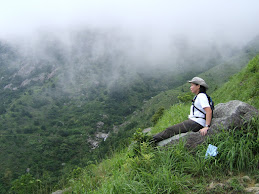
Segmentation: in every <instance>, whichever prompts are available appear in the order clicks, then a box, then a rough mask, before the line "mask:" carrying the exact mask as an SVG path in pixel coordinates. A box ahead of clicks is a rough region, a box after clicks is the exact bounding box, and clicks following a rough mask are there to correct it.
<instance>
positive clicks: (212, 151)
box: [205, 144, 218, 159]
mask: <svg viewBox="0 0 259 194" xmlns="http://www.w3.org/2000/svg"><path fill="white" fill-rule="evenodd" d="M217 149H218V148H217V147H216V146H214V145H211V144H209V146H208V149H207V151H206V154H205V159H206V158H208V156H216V155H217V154H218V151H217Z"/></svg>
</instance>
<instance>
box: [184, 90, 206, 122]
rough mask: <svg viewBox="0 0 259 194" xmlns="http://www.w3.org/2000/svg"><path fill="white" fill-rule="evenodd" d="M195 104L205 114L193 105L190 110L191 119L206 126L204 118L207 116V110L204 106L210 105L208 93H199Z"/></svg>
mask: <svg viewBox="0 0 259 194" xmlns="http://www.w3.org/2000/svg"><path fill="white" fill-rule="evenodd" d="M194 105H195V106H196V107H197V108H198V109H200V110H201V111H202V112H203V113H204V114H203V113H201V112H200V111H199V110H197V108H194V109H193V105H192V106H191V110H190V115H189V119H191V120H193V121H195V122H196V123H199V124H200V125H202V126H205V124H206V120H205V119H203V118H205V114H206V112H205V110H204V108H206V107H210V105H209V101H208V98H207V96H206V94H204V93H199V94H198V95H197V98H196V99H195V102H194ZM193 110H194V112H193ZM197 117H201V118H197Z"/></svg>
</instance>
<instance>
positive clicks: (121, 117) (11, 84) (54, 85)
mask: <svg viewBox="0 0 259 194" xmlns="http://www.w3.org/2000/svg"><path fill="white" fill-rule="evenodd" d="M102 36H104V35H103V34H98V35H94V33H90V32H86V33H85V34H81V35H80V36H76V39H77V40H76V41H75V42H74V44H75V45H76V47H75V48H73V49H75V50H73V53H66V51H65V50H64V49H62V48H63V46H64V45H62V44H61V43H59V42H56V43H55V44H54V45H53V42H52V43H50V44H47V45H48V47H46V48H45V47H44V46H42V48H41V49H42V50H45V53H44V55H43V56H49V58H50V59H45V58H39V59H37V60H33V58H30V56H23V55H21V54H20V53H19V52H18V51H17V50H15V49H13V48H12V47H10V46H8V45H5V44H3V43H1V44H0V52H1V53H0V59H1V60H0V86H1V88H4V89H3V90H2V91H1V93H0V100H1V102H2V103H1V105H0V148H1V155H0V161H1V162H0V192H1V193H8V191H10V192H11V191H12V192H16V193H26V192H36V191H37V192H39V193H40V192H41V193H49V192H50V191H53V190H55V189H59V188H61V187H63V188H64V187H68V186H69V185H68V182H70V183H71V186H72V187H73V189H74V190H75V191H76V192H78V193H81V192H85V191H89V192H90V191H91V192H95V191H96V192H97V193H98V192H106V191H114V192H115V193H116V192H121V191H123V192H124V191H125V192H132V193H134V192H135V191H138V193H139V192H140V193H141V192H143V193H144V192H160V191H164V192H167V189H168V192H169V193H170V192H183V191H184V189H187V190H188V189H189V190H195V189H194V188H191V187H192V186H191V185H192V184H194V183H196V182H197V180H196V179H193V177H192V176H190V174H188V171H185V170H184V169H182V166H178V167H170V166H167V165H170V164H171V165H175V164H173V163H172V161H170V160H171V159H172V158H173V157H174V155H172V154H170V153H169V152H167V150H153V148H151V147H150V146H149V145H148V143H147V142H145V141H146V139H148V138H147V137H146V136H144V135H143V134H141V133H140V132H139V133H137V135H136V136H133V134H134V133H135V132H136V128H141V129H143V128H144V127H150V126H152V124H154V125H155V126H154V127H153V129H152V132H153V133H155V132H158V131H161V130H162V129H164V128H165V127H167V126H169V125H172V124H174V123H178V122H180V121H182V120H183V119H185V118H186V115H187V114H188V112H189V103H188V105H187V104H185V103H186V102H188V100H189V99H190V98H191V95H190V93H189V92H188V91H189V85H187V84H184V83H185V82H186V80H188V79H191V78H192V77H193V76H196V75H197V74H198V73H200V72H204V71H205V70H207V69H208V68H211V67H212V68H211V69H210V70H208V71H206V72H205V73H202V74H201V77H204V78H205V79H206V78H208V79H206V80H208V82H209V85H210V86H211V88H210V91H211V93H212V92H213V91H217V88H220V86H222V85H223V84H224V82H226V81H227V80H228V79H229V77H230V76H231V75H233V74H234V73H236V72H238V71H239V70H240V69H241V68H242V67H244V65H245V64H246V63H247V61H248V60H249V59H251V58H252V57H253V56H254V55H255V54H256V53H258V50H257V48H258V45H259V44H252V45H251V46H250V47H247V48H245V50H242V51H241V52H240V53H238V55H235V56H234V57H233V58H231V59H230V60H228V61H227V62H224V63H221V62H222V59H221V58H220V57H219V59H218V60H216V58H215V59H213V63H212V64H208V63H207V62H206V61H203V62H202V64H200V65H199V67H200V69H199V68H197V69H195V68H190V69H189V71H188V72H182V71H175V72H173V71H172V70H170V69H166V70H163V69H156V68H150V69H149V70H145V71H142V72H141V71H140V72H141V73H136V74H133V73H132V72H130V71H128V70H129V69H128V66H127V65H123V64H124V60H125V58H124V53H120V52H119V50H116V49H115V50H109V48H106V49H104V50H107V53H104V55H102V56H100V57H97V58H93V56H92V54H91V53H92V52H93V50H92V47H94V42H95V40H96V39H98V38H100V37H102ZM86 37H90V38H92V40H91V41H92V43H93V44H91V41H89V39H88V38H86ZM106 43H107V42H106ZM253 43H254V42H253ZM51 45H52V46H51ZM105 45H110V44H105ZM78 50H79V51H80V50H81V51H83V53H81V52H78ZM214 54H215V56H218V54H217V53H214ZM71 55H73V57H71V58H69V56H71ZM119 56H120V57H119ZM117 57H118V58H117ZM112 58H116V59H117V60H118V61H119V62H121V64H119V65H118V63H119V62H116V63H114V61H112V60H111V59H112ZM190 59H191V56H190ZM85 61H87V63H86V62H85ZM89 61H90V62H89ZM190 61H191V60H189V62H190ZM254 61H256V60H254ZM88 62H89V63H88ZM196 62H197V63H198V62H199V60H197V61H196ZM219 63H221V64H219ZM251 63H256V64H258V62H251ZM35 64H36V65H35ZM71 64H73V67H75V68H74V69H73V68H71ZM191 64H192V66H193V67H195V66H196V65H197V64H196V63H195V62H191ZM217 64H219V65H217ZM182 65H183V67H186V66H187V65H188V66H189V64H182ZM216 65H217V66H216ZM250 66H251V67H249V68H248V69H249V70H245V71H247V73H246V74H244V77H247V78H248V77H249V79H244V78H242V79H243V81H242V83H244V84H246V83H247V82H248V81H249V82H250V81H251V83H250V84H252V85H253V84H255V83H257V82H256V77H254V76H257V77H258V69H256V68H257V67H256V65H254V66H253V65H250ZM26 68H27V69H26ZM24 69H26V70H27V71H24V72H23V73H21V71H22V70H24ZM112 69H116V71H115V72H113V71H112ZM71 71H72V72H73V73H71ZM28 72H29V73H28ZM129 72H130V73H129ZM24 74H26V75H24ZM73 75H77V77H76V78H74V77H73ZM115 75H116V76H118V77H116V76H115ZM114 76H115V77H116V79H114ZM219 76H220V77H221V78H222V79H218V77H219ZM250 77H252V78H251V79H250ZM235 79H236V80H237V81H238V80H239V79H241V78H240V77H237V78H235V77H233V78H231V81H232V82H231V83H230V85H231V84H233V81H234V80H235ZM257 81H258V79H257ZM111 83H112V84H111ZM235 84H236V83H235ZM253 86H254V85H253ZM224 87H226V86H224ZM248 88H249V98H247V96H243V98H242V100H243V101H248V102H249V103H250V104H252V105H256V107H257V108H258V90H256V89H252V88H251V87H244V88H243V89H242V91H240V92H241V93H242V94H243V93H245V91H246V90H247V89H248ZM232 90H233V89H232V88H230V89H228V87H227V88H225V91H228V92H227V93H228V94H226V96H225V100H226V101H227V100H228V99H239V97H241V96H240V95H239V96H236V95H235V96H231V95H234V94H233V93H232ZM250 90H251V91H250ZM218 91H219V90H218ZM227 96H228V97H227ZM212 97H213V100H214V99H216V102H221V101H223V99H224V96H222V95H219V93H218V94H217V93H216V92H215V94H214V93H213V94H212ZM221 99H222V100H221ZM247 99H249V100H247ZM179 101H181V102H182V103H181V104H177V103H178V102H179ZM171 106H172V108H170V107H171ZM161 107H164V108H165V109H164V110H163V111H162V109H161V110H160V111H159V108H161ZM155 113H157V115H155ZM162 115H163V116H162ZM172 115H173V116H172ZM152 117H153V118H154V120H153V123H152ZM100 122H101V123H103V125H98V123H100ZM97 132H104V133H109V138H107V140H106V141H100V140H99V141H100V142H99V145H98V146H99V147H98V149H91V143H90V141H88V140H94V138H95V137H96V133H97ZM138 135H140V136H138ZM142 135H143V136H142ZM132 137H135V141H136V142H138V143H137V144H134V145H133V148H132V147H130V148H129V149H130V150H128V146H129V144H131V143H132ZM245 143H246V142H244V144H245ZM131 148H132V149H131ZM248 148H249V149H250V147H248ZM169 149H171V148H169ZM174 149H175V150H177V149H178V152H177V153H175V152H174V151H173V148H172V150H169V151H170V152H172V153H174V154H176V155H177V154H179V157H180V158H177V157H176V158H175V159H173V161H174V160H176V161H179V162H180V163H183V164H184V161H185V159H186V160H188V162H187V163H191V160H197V161H199V162H201V161H203V160H202V159H197V158H195V157H196V156H193V155H192V154H191V153H189V152H188V151H187V150H185V149H184V142H182V143H181V144H179V148H174ZM204 149H205V148H203V149H202V150H203V151H202V150H201V151H200V152H204ZM114 152H115V153H114ZM181 152H182V154H183V155H182V156H180V155H181V154H180V153H181ZM137 153H138V154H137ZM163 155H167V156H168V158H163ZM111 156H113V157H112V158H111V159H107V160H103V159H104V158H105V157H111ZM249 157H250V156H249ZM102 160H103V162H101V163H100V164H98V163H99V162H100V161H102ZM235 160H236V159H235V158H233V161H235ZM237 160H238V161H239V160H240V159H237ZM245 160H247V159H245ZM160 162H162V164H164V165H162V166H161V167H160V166H158V165H160V164H159V163H160ZM199 162H197V164H195V165H198V163H199ZM201 163H202V162H201ZM154 164H156V165H154ZM178 165H180V164H178ZM85 166H86V169H83V167H85ZM200 166H202V165H201V164H200ZM202 167H204V168H205V167H206V168H207V166H202ZM235 168H236V166H235V162H233V169H234V170H235ZM116 169H118V171H117V170H116ZM120 170H121V172H123V173H121V172H120ZM124 172H125V174H124ZM153 172H154V173H157V174H158V175H157V176H155V175H154V174H153ZM170 172H173V173H172V174H171V173H170ZM204 172H207V171H199V170H197V172H196V174H197V176H200V174H203V173H204ZM150 173H151V174H150ZM159 173H162V175H163V174H164V175H165V177H164V176H161V174H160V175H159ZM194 174H195V173H194ZM135 175H136V176H135ZM113 176H114V177H113ZM152 176H155V179H154V180H153V181H152V180H151V177H152ZM129 177H130V178H129ZM111 180H114V182H111ZM172 180H173V181H172ZM127 181H128V182H127ZM182 181H183V182H182ZM204 181H205V179H202V182H204ZM104 183H105V184H104ZM106 183H107V184H106ZM164 183H165V184H164ZM199 184H201V183H199ZM199 184H198V185H197V184H196V186H195V187H197V188H196V190H197V191H199V190H203V189H204V187H202V186H201V185H199ZM82 185H83V186H82ZM169 187H170V188H171V190H170V189H169ZM190 188H191V189H190ZM10 189H12V190H10Z"/></svg>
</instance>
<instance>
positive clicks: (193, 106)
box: [192, 95, 206, 120]
mask: <svg viewBox="0 0 259 194" xmlns="http://www.w3.org/2000/svg"><path fill="white" fill-rule="evenodd" d="M196 98H197V95H196V96H195V97H194V98H193V100H192V114H193V115H194V108H196V109H197V110H198V111H200V112H201V113H202V114H204V115H205V117H196V116H195V117H196V118H202V119H205V120H206V113H204V112H203V111H202V110H200V109H199V108H197V107H196V106H195V105H194V102H195V100H196Z"/></svg>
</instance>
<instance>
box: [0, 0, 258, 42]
mask: <svg viewBox="0 0 259 194" xmlns="http://www.w3.org/2000/svg"><path fill="white" fill-rule="evenodd" d="M0 1H1V4H0V27H1V30H0V37H1V38H5V37H7V36H9V37H10V36H13V37H15V36H20V35H26V34H27V35H29V34H30V33H33V32H35V31H38V32H39V31H41V30H50V31H51V30H54V31H55V30H58V29H61V30H66V29H70V30H71V29H79V28H80V27H103V28H113V27H120V28H121V29H124V30H125V31H126V32H129V33H130V34H132V35H136V36H143V35H144V36H145V35H146V34H148V35H149V36H150V38H155V37H167V36H171V35H172V34H174V35H177V36H181V35H186V36H188V37H189V38H190V39H193V38H197V39H203V38H204V39H211V40H217V39H219V38H220V39H223V40H224V39H226V40H234V41H238V42H245V41H248V40H249V39H252V38H253V37H254V36H256V35H258V32H259V1H258V0H227V1H226V0H0Z"/></svg>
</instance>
